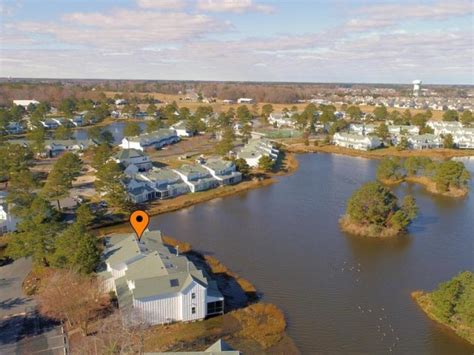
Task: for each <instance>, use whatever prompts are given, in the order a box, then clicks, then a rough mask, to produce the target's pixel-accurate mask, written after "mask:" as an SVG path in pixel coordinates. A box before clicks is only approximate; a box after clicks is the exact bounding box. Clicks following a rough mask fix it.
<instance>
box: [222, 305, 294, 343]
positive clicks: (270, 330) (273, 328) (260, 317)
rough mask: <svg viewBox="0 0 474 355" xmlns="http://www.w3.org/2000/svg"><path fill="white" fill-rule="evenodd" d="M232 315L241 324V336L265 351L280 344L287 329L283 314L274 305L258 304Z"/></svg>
mask: <svg viewBox="0 0 474 355" xmlns="http://www.w3.org/2000/svg"><path fill="white" fill-rule="evenodd" d="M230 314H231V315H232V316H233V317H234V318H236V319H237V320H238V321H239V322H240V323H241V325H242V330H241V331H240V334H241V335H242V336H243V337H246V338H251V339H253V340H255V341H256V342H257V343H258V344H260V346H261V347H262V348H264V349H268V348H269V347H271V346H272V345H274V344H276V343H278V342H279V341H280V340H281V339H282V336H283V333H284V331H285V328H286V322H285V316H284V315H283V312H282V311H281V310H280V309H279V308H278V307H276V306H275V305H273V304H268V303H257V304H253V305H251V306H248V307H247V308H244V309H241V310H238V311H234V312H231V313H230Z"/></svg>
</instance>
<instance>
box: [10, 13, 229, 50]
mask: <svg viewBox="0 0 474 355" xmlns="http://www.w3.org/2000/svg"><path fill="white" fill-rule="evenodd" d="M12 26H13V27H14V28H15V30H16V31H17V32H19V33H32V34H33V33H34V34H36V35H37V34H43V35H44V34H46V35H50V36H52V37H53V38H54V39H55V40H59V41H61V42H64V43H68V44H74V45H85V46H95V47H100V48H116V49H122V48H142V47H146V46H150V45H153V44H161V43H169V42H180V41H184V42H185V41H191V40H196V39H198V38H201V37H202V36H204V35H205V34H208V33H211V32H213V31H216V30H219V31H224V30H226V29H229V28H230V25H229V24H227V23H223V22H221V21H218V20H216V19H214V18H212V17H209V16H207V15H200V14H188V13H185V12H165V13H163V12H158V11H146V10H124V9H119V10H115V11H112V12H108V13H98V12H96V13H83V12H77V13H72V14H67V15H65V16H63V17H62V19H61V21H58V22H50V23H46V22H20V23H15V24H13V25H12Z"/></svg>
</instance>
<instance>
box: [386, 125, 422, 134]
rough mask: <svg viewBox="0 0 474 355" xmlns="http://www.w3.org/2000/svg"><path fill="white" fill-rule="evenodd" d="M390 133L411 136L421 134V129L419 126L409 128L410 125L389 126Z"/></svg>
mask: <svg viewBox="0 0 474 355" xmlns="http://www.w3.org/2000/svg"><path fill="white" fill-rule="evenodd" d="M387 128H388V132H389V133H390V134H394V135H400V134H403V133H408V134H411V135H417V134H420V128H419V127H418V126H409V125H388V126H387Z"/></svg>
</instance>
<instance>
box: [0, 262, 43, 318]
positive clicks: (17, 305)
mask: <svg viewBox="0 0 474 355" xmlns="http://www.w3.org/2000/svg"><path fill="white" fill-rule="evenodd" d="M31 264H32V263H31V260H30V259H19V260H16V261H15V262H13V263H11V264H9V265H5V266H1V267H0V319H2V318H5V317H6V316H9V315H12V314H17V313H23V312H24V311H25V308H26V307H33V306H35V302H34V300H33V299H31V298H29V297H27V296H25V295H24V294H23V291H22V288H21V284H22V282H23V280H24V278H25V277H26V275H28V273H29V272H30V271H31Z"/></svg>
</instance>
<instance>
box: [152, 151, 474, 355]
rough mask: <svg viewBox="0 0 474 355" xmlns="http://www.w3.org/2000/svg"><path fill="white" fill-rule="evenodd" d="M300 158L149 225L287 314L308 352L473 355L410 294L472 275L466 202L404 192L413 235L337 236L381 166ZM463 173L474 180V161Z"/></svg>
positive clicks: (470, 215)
mask: <svg viewBox="0 0 474 355" xmlns="http://www.w3.org/2000/svg"><path fill="white" fill-rule="evenodd" d="M299 161H300V169H299V170H298V171H297V172H296V173H295V174H294V175H291V176H286V177H282V178H281V179H280V181H279V182H278V183H277V184H274V185H272V186H269V187H266V188H262V189H258V190H253V191H250V192H247V193H244V194H241V195H238V196H233V197H229V198H225V199H219V200H214V201H211V202H208V203H204V204H200V205H197V206H194V207H191V208H188V209H185V210H181V211H178V212H174V213H169V214H165V215H161V216H157V217H154V218H153V219H152V222H151V227H157V228H160V229H161V230H162V231H163V232H164V233H166V234H168V235H172V236H174V237H176V238H178V239H181V240H185V241H189V242H191V243H192V244H193V246H194V248H196V249H198V250H201V251H203V252H207V253H209V254H213V255H215V256H216V257H217V258H219V259H220V260H222V261H223V262H224V263H225V264H226V265H227V266H229V267H230V268H231V269H232V270H234V271H236V272H238V273H239V274H241V275H242V276H243V277H245V278H247V279H249V280H251V281H252V282H253V283H254V284H255V286H256V287H257V289H258V290H259V291H260V292H262V294H263V300H264V301H267V302H272V303H275V304H277V305H278V306H279V307H281V308H282V309H283V310H284V312H285V314H286V316H287V319H288V323H289V328H288V332H289V334H290V335H291V336H292V337H293V339H294V340H295V341H296V344H297V346H298V347H299V348H300V350H301V351H302V352H303V353H331V354H333V353H346V352H359V353H360V352H365V353H367V352H370V353H377V354H378V353H389V352H390V349H392V352H393V353H403V354H470V353H472V352H473V350H474V348H473V347H471V346H470V345H469V344H468V343H467V342H464V341H463V340H461V339H459V338H458V337H457V336H455V335H454V334H452V333H450V332H449V331H446V330H444V329H443V328H442V327H441V326H439V325H437V324H436V323H434V322H432V321H430V320H429V319H428V318H427V317H426V316H425V315H424V314H423V312H422V311H421V310H420V309H419V308H418V307H417V306H416V305H415V303H414V302H413V301H412V300H411V298H410V292H411V291H413V290H416V289H425V290H430V289H433V288H434V287H435V286H436V285H437V284H438V283H439V282H441V281H445V280H448V279H449V278H451V277H452V276H454V275H455V274H457V273H458V272H460V271H462V270H474V242H473V240H474V197H473V194H472V193H471V195H470V197H468V198H466V199H464V200H455V201H453V200H449V199H446V198H439V197H433V196H432V195H430V194H428V193H426V192H425V191H424V190H423V189H422V188H421V187H419V186H413V185H411V186H408V185H406V184H404V185H401V186H400V187H398V188H396V189H395V192H396V193H397V195H398V196H400V197H401V196H403V195H404V194H406V193H408V192H409V193H412V194H414V195H415V197H416V199H417V202H418V205H419V207H420V211H421V212H420V215H419V217H418V218H417V219H416V221H415V222H414V224H413V225H412V227H411V228H410V234H409V236H406V237H402V238H399V239H396V240H370V239H363V238H356V237H351V236H348V235H345V234H344V233H341V232H340V230H339V228H338V219H339V217H340V216H341V215H342V214H343V213H344V209H345V202H346V200H347V198H348V197H349V196H350V194H351V193H352V192H353V191H354V189H356V188H357V187H359V186H360V185H361V184H362V183H364V182H366V181H368V180H372V179H374V176H375V169H376V164H377V162H375V161H371V160H366V159H362V158H352V157H345V156H338V155H329V154H312V155H304V156H300V157H299ZM466 165H467V166H468V167H469V169H470V170H471V172H473V173H474V160H471V161H466ZM471 189H472V190H473V191H474V184H473V186H471ZM359 264H360V266H359ZM351 269H352V270H351ZM358 270H360V271H358ZM359 307H360V309H359ZM369 310H370V311H369ZM392 329H393V331H392ZM384 333H385V336H383V334H384ZM397 338H398V339H397Z"/></svg>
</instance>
